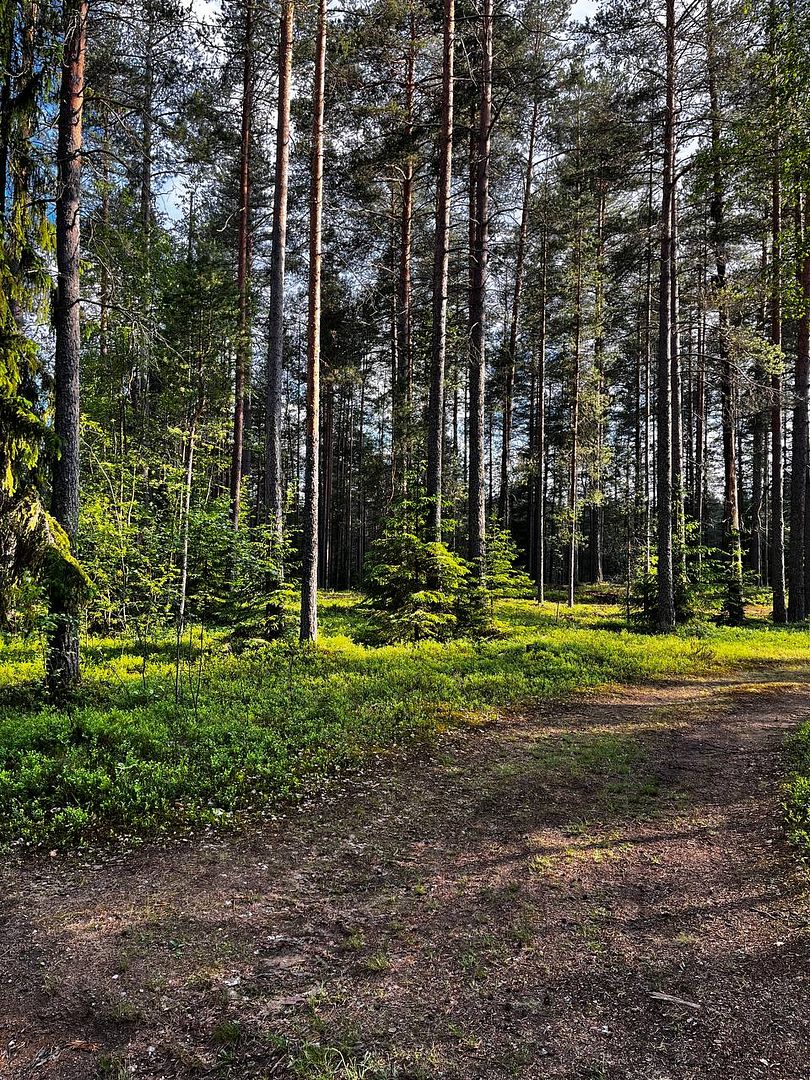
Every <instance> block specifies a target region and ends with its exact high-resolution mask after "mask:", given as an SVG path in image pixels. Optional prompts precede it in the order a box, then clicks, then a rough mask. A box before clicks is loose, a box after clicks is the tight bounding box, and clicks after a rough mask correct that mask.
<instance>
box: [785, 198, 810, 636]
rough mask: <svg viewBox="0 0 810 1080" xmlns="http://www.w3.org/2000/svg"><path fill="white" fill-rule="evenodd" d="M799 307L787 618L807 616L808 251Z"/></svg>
mask: <svg viewBox="0 0 810 1080" xmlns="http://www.w3.org/2000/svg"><path fill="white" fill-rule="evenodd" d="M808 211H810V198H809V197H808V195H807V194H804V195H801V194H800V195H799V196H798V205H797V212H796V232H797V238H798V241H799V245H800V250H801V251H803V250H804V245H805V243H806V241H807V231H808ZM797 279H798V285H799V296H800V298H801V301H802V310H801V315H800V317H799V321H798V326H797V328H796V371H795V379H794V384H793V392H794V406H793V460H792V462H791V474H790V560H789V567H788V578H789V590H788V621H789V622H802V621H803V620H804V619H805V618H806V617H807V597H806V596H805V565H804V564H805V554H806V552H805V547H806V544H807V536H806V525H807V522H806V520H805V519H806V513H805V506H806V502H807V472H808V464H810V461H809V459H808V453H809V451H810V447H809V446H808V430H807V425H808V396H810V253H808V252H804V254H801V255H800V256H799V263H798V266H797Z"/></svg>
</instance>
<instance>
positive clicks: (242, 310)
mask: <svg viewBox="0 0 810 1080" xmlns="http://www.w3.org/2000/svg"><path fill="white" fill-rule="evenodd" d="M253 15H254V12H253V0H246V4H245V40H244V50H245V51H244V56H243V61H242V134H241V141H240V150H239V231H238V240H237V249H238V250H237V266H236V289H237V293H238V295H239V334H238V338H237V343H236V372H235V377H234V407H233V443H232V454H231V524H232V526H233V528H234V529H238V528H239V518H240V514H241V500H242V458H243V454H244V445H245V389H246V385H247V376H248V369H249V367H250V297H249V293H250V138H251V121H252V117H253Z"/></svg>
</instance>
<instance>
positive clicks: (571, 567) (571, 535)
mask: <svg viewBox="0 0 810 1080" xmlns="http://www.w3.org/2000/svg"><path fill="white" fill-rule="evenodd" d="M580 199H581V194H580V192H579V189H577V239H576V263H577V264H576V269H575V275H576V284H575V293H574V355H573V360H572V368H573V369H572V374H571V455H570V459H569V467H568V517H569V522H568V606H569V607H570V608H572V607H573V606H574V599H575V591H576V584H577V524H578V517H579V499H578V494H579V492H578V486H579V485H578V480H579V397H580V363H581V357H580V351H581V347H582V221H581V219H580V214H581V208H580Z"/></svg>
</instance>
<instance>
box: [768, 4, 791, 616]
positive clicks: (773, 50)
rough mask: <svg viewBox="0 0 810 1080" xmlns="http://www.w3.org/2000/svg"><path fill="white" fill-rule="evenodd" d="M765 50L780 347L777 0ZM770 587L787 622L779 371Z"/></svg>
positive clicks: (778, 377) (774, 311)
mask: <svg viewBox="0 0 810 1080" xmlns="http://www.w3.org/2000/svg"><path fill="white" fill-rule="evenodd" d="M769 22H770V26H769V33H768V51H769V54H770V60H771V99H772V100H771V106H772V112H773V125H774V134H773V164H772V172H771V281H770V319H771V333H770V339H771V344H772V345H774V346H776V347H777V348H779V349H781V347H782V239H781V234H782V181H781V153H782V150H781V139H780V135H779V128H778V125H777V114H778V108H779V74H778V71H777V68H776V63H777V32H778V25H779V13H778V11H777V4H776V0H771V6H770V19H769ZM771 393H772V395H773V396H772V399H771V588H772V589H773V621H774V623H776V624H777V625H783V624H784V623H786V622H787V599H786V588H785V505H784V491H785V475H784V445H783V439H784V436H783V427H782V394H783V384H782V372H781V370H777V371H775V372H774V373H773V375H772V376H771Z"/></svg>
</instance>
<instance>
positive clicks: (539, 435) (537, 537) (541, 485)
mask: <svg viewBox="0 0 810 1080" xmlns="http://www.w3.org/2000/svg"><path fill="white" fill-rule="evenodd" d="M547 278H548V229H547V227H546V226H545V225H544V226H543V239H542V249H541V256H540V327H539V336H538V342H537V388H536V391H535V394H536V405H535V409H536V415H535V427H534V437H535V447H534V469H535V477H534V484H535V496H534V528H533V533H534V548H535V555H534V563H535V575H536V577H535V580H536V582H537V601H538V603H540V604H542V603H545V599H546V595H545V591H546V578H545V568H546V557H545V556H546V512H545V504H546V484H545V469H544V465H545V456H546V288H547Z"/></svg>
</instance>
